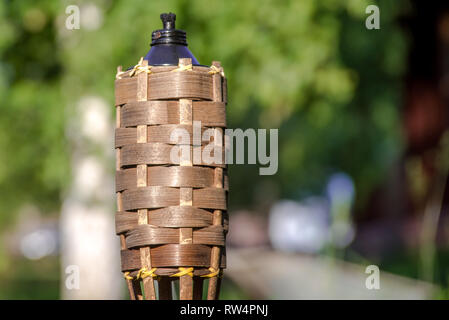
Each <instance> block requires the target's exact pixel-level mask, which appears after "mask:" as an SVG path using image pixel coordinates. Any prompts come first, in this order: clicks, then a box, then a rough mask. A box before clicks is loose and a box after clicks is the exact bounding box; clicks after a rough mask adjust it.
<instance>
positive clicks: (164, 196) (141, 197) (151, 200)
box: [122, 186, 179, 210]
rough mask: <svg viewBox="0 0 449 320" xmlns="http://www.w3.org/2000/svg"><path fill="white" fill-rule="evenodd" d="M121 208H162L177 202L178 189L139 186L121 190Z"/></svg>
mask: <svg viewBox="0 0 449 320" xmlns="http://www.w3.org/2000/svg"><path fill="white" fill-rule="evenodd" d="M122 201H123V210H137V209H151V208H163V207H167V206H176V205H177V204H179V189H176V188H167V187H160V186H151V187H140V188H137V189H130V190H125V191H123V192H122Z"/></svg>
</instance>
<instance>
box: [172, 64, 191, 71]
mask: <svg viewBox="0 0 449 320" xmlns="http://www.w3.org/2000/svg"><path fill="white" fill-rule="evenodd" d="M192 70H193V67H192V64H188V65H186V66H179V67H178V68H176V69H173V70H172V72H180V71H192Z"/></svg>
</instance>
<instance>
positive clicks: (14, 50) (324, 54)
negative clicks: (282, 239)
mask: <svg viewBox="0 0 449 320" xmlns="http://www.w3.org/2000/svg"><path fill="white" fill-rule="evenodd" d="M370 3H371V1H361V0H357V1H337V0H331V1H322V2H318V1H313V0H305V1H263V2H260V1H245V2H242V1H203V0H199V1H186V0H178V1H163V2H161V1H158V2H155V1H151V2H148V1H144V0H142V1H133V2H132V4H131V3H130V2H128V1H92V2H88V1H80V2H77V4H78V5H79V6H80V8H81V15H83V12H84V13H86V12H88V10H89V8H90V9H92V6H93V5H94V6H96V8H97V9H99V10H97V12H99V13H100V15H99V16H94V17H93V19H97V20H99V21H100V23H99V28H98V29H94V30H92V28H84V27H83V17H82V19H81V22H82V23H81V29H80V30H67V29H66V28H65V19H66V18H67V16H68V15H67V14H66V13H65V8H66V5H69V4H72V2H70V3H69V2H64V1H63V2H54V1H42V2H39V4H37V3H35V2H34V1H20V2H18V1H17V2H16V1H10V2H2V3H1V4H0V18H1V21H2V22H1V23H2V33H1V35H0V55H1V64H0V68H1V71H2V72H0V83H1V84H2V86H1V87H0V88H1V89H0V90H1V94H2V97H3V99H2V117H1V118H0V122H1V128H2V132H1V134H0V150H2V153H1V155H0V192H1V193H2V195H3V197H2V200H0V210H1V211H2V212H5V213H6V214H2V215H0V216H1V217H2V218H1V219H2V220H4V219H8V218H9V217H10V216H11V215H13V214H14V209H16V208H17V207H18V206H19V205H21V204H23V203H24V202H33V203H37V204H38V205H42V206H45V207H46V208H52V209H55V208H57V206H58V204H59V201H58V200H59V197H60V194H61V191H62V190H63V188H64V185H65V184H66V183H67V180H68V179H69V174H68V172H69V166H68V160H69V159H68V156H67V151H68V150H67V147H66V138H65V135H64V125H65V123H66V120H67V117H69V116H73V114H72V110H73V106H74V105H75V104H76V103H77V101H79V99H80V98H81V97H83V96H85V95H99V96H101V97H103V98H105V99H107V101H109V102H110V103H111V108H112V103H113V79H114V74H115V71H116V67H117V66H118V65H124V66H125V67H128V66H131V65H133V64H135V63H136V62H137V61H138V59H139V58H140V57H141V56H143V55H145V54H146V52H147V51H148V49H149V45H148V44H149V41H150V36H151V31H152V30H155V29H158V28H160V27H161V22H160V20H159V13H161V12H166V11H172V12H175V13H177V14H178V16H177V19H178V20H177V26H178V27H179V28H183V29H185V30H187V32H188V41H189V46H190V48H191V50H192V51H193V52H194V54H195V55H196V57H197V58H198V59H199V61H200V62H201V63H203V64H209V63H210V62H211V61H212V60H220V61H221V62H222V64H223V65H224V67H225V71H226V74H227V77H228V78H229V97H230V101H229V107H228V118H229V126H230V127H231V128H232V127H241V128H247V127H255V128H279V129H280V131H279V132H280V133H279V139H280V141H279V144H280V147H279V150H280V154H279V172H278V174H277V175H275V176H270V177H259V176H258V169H257V167H256V166H254V165H253V166H233V167H232V168H231V170H230V171H231V183H232V188H233V189H232V190H233V191H234V192H233V193H232V194H231V205H232V206H234V207H236V206H248V205H251V204H253V203H256V202H258V200H259V194H262V195H263V194H266V193H269V194H273V195H274V196H275V197H278V196H280V197H294V198H295V197H299V196H301V195H303V194H307V193H311V192H317V191H319V190H320V188H322V186H323V183H324V181H325V179H326V178H327V176H328V175H329V174H330V173H332V172H333V171H336V170H343V171H346V172H347V173H349V174H350V175H351V176H352V177H353V178H354V179H355V181H356V186H357V192H358V199H359V200H360V201H363V199H364V197H365V196H366V195H367V194H368V192H369V191H370V190H371V188H372V187H373V185H374V184H375V183H377V182H378V181H379V179H382V177H383V176H384V173H385V169H386V168H387V167H388V166H389V165H390V164H391V162H392V161H394V160H395V159H396V158H397V156H398V154H400V151H401V139H400V124H399V119H398V110H399V108H398V105H399V101H400V100H399V98H400V96H399V93H400V87H399V84H400V81H399V80H400V77H401V74H402V71H403V69H404V60H405V59H404V55H405V51H406V46H405V39H404V36H403V35H402V33H401V31H400V29H399V28H398V27H397V26H396V25H395V22H394V21H395V20H394V19H395V18H396V17H397V15H398V13H399V10H403V8H404V4H405V3H406V2H405V1H395V2H391V1H380V2H379V6H380V8H381V29H380V30H367V29H366V28H365V18H366V17H367V14H366V13H365V8H366V6H367V5H368V4H370ZM85 9H86V10H85ZM83 10H84V11H83ZM111 121H112V119H111ZM255 181H258V182H259V183H258V187H257V188H254V182H255ZM240 191H241V192H240ZM0 222H2V221H0ZM1 225H5V224H4V221H3V223H1Z"/></svg>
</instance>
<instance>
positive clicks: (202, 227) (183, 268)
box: [115, 58, 229, 300]
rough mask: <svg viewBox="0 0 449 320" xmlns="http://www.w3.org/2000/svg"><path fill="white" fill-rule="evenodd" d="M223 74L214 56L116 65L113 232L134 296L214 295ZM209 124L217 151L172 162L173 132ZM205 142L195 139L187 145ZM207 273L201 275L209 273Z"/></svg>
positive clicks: (220, 251)
mask: <svg viewBox="0 0 449 320" xmlns="http://www.w3.org/2000/svg"><path fill="white" fill-rule="evenodd" d="M226 102H227V96H226V79H225V77H224V73H223V69H222V67H221V65H220V63H219V62H213V63H212V65H211V66H210V67H207V66H192V61H191V59H188V58H183V59H179V64H178V66H149V65H148V62H147V61H146V60H142V59H141V61H140V62H139V63H138V64H137V65H136V66H134V68H132V69H130V70H127V71H124V72H123V71H122V69H121V67H119V68H118V72H117V77H116V81H115V106H116V131H115V148H116V156H117V157H116V193H117V208H118V210H117V213H116V233H117V234H118V235H119V236H120V242H121V269H122V272H123V273H124V277H125V279H126V282H127V286H128V290H129V294H130V297H131V299H133V300H134V299H149V300H151V299H152V300H154V299H173V298H174V297H177V296H178V293H177V292H175V291H174V289H173V288H175V287H176V286H174V285H172V283H173V282H175V281H179V298H180V299H183V300H191V299H202V298H203V286H204V284H205V283H206V282H207V283H208V285H207V299H218V295H219V288H220V282H221V277H222V270H223V268H225V267H226V252H225V238H226V233H227V230H228V217H227V212H226V209H227V192H228V185H229V183H228V177H227V172H226V164H225V161H224V152H223V151H224V147H223V146H224V135H223V134H224V128H225V127H226ZM194 121H201V131H202V132H203V131H204V130H206V129H209V128H211V129H213V132H214V135H213V138H212V139H211V140H210V141H211V142H212V143H213V144H214V145H215V146H216V147H217V148H216V149H215V152H217V150H220V153H221V154H220V157H221V161H216V162H213V163H204V162H203V161H202V160H201V161H195V158H194V157H193V156H192V157H190V160H189V159H188V160H183V161H181V162H180V163H174V161H173V160H172V157H171V156H170V153H171V151H172V148H173V147H175V145H174V143H173V141H172V139H171V133H172V132H173V130H176V129H178V128H182V129H185V130H187V131H188V132H189V133H192V131H193V124H194ZM206 144H209V142H207V141H206V142H204V141H203V142H201V141H193V139H192V138H191V139H190V142H189V144H188V145H189V147H190V150H191V152H192V154H193V153H195V152H196V151H202V150H204V148H205V145H206ZM205 280H207V281H206V282H205Z"/></svg>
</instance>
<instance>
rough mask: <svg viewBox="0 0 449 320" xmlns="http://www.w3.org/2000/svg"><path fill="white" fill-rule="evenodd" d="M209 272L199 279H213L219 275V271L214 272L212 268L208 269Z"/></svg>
mask: <svg viewBox="0 0 449 320" xmlns="http://www.w3.org/2000/svg"><path fill="white" fill-rule="evenodd" d="M209 271H210V273H208V274H205V275H202V276H201V277H203V278H213V277H215V276H217V275H218V274H219V273H220V270H215V269H214V268H212V267H210V268H209Z"/></svg>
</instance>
